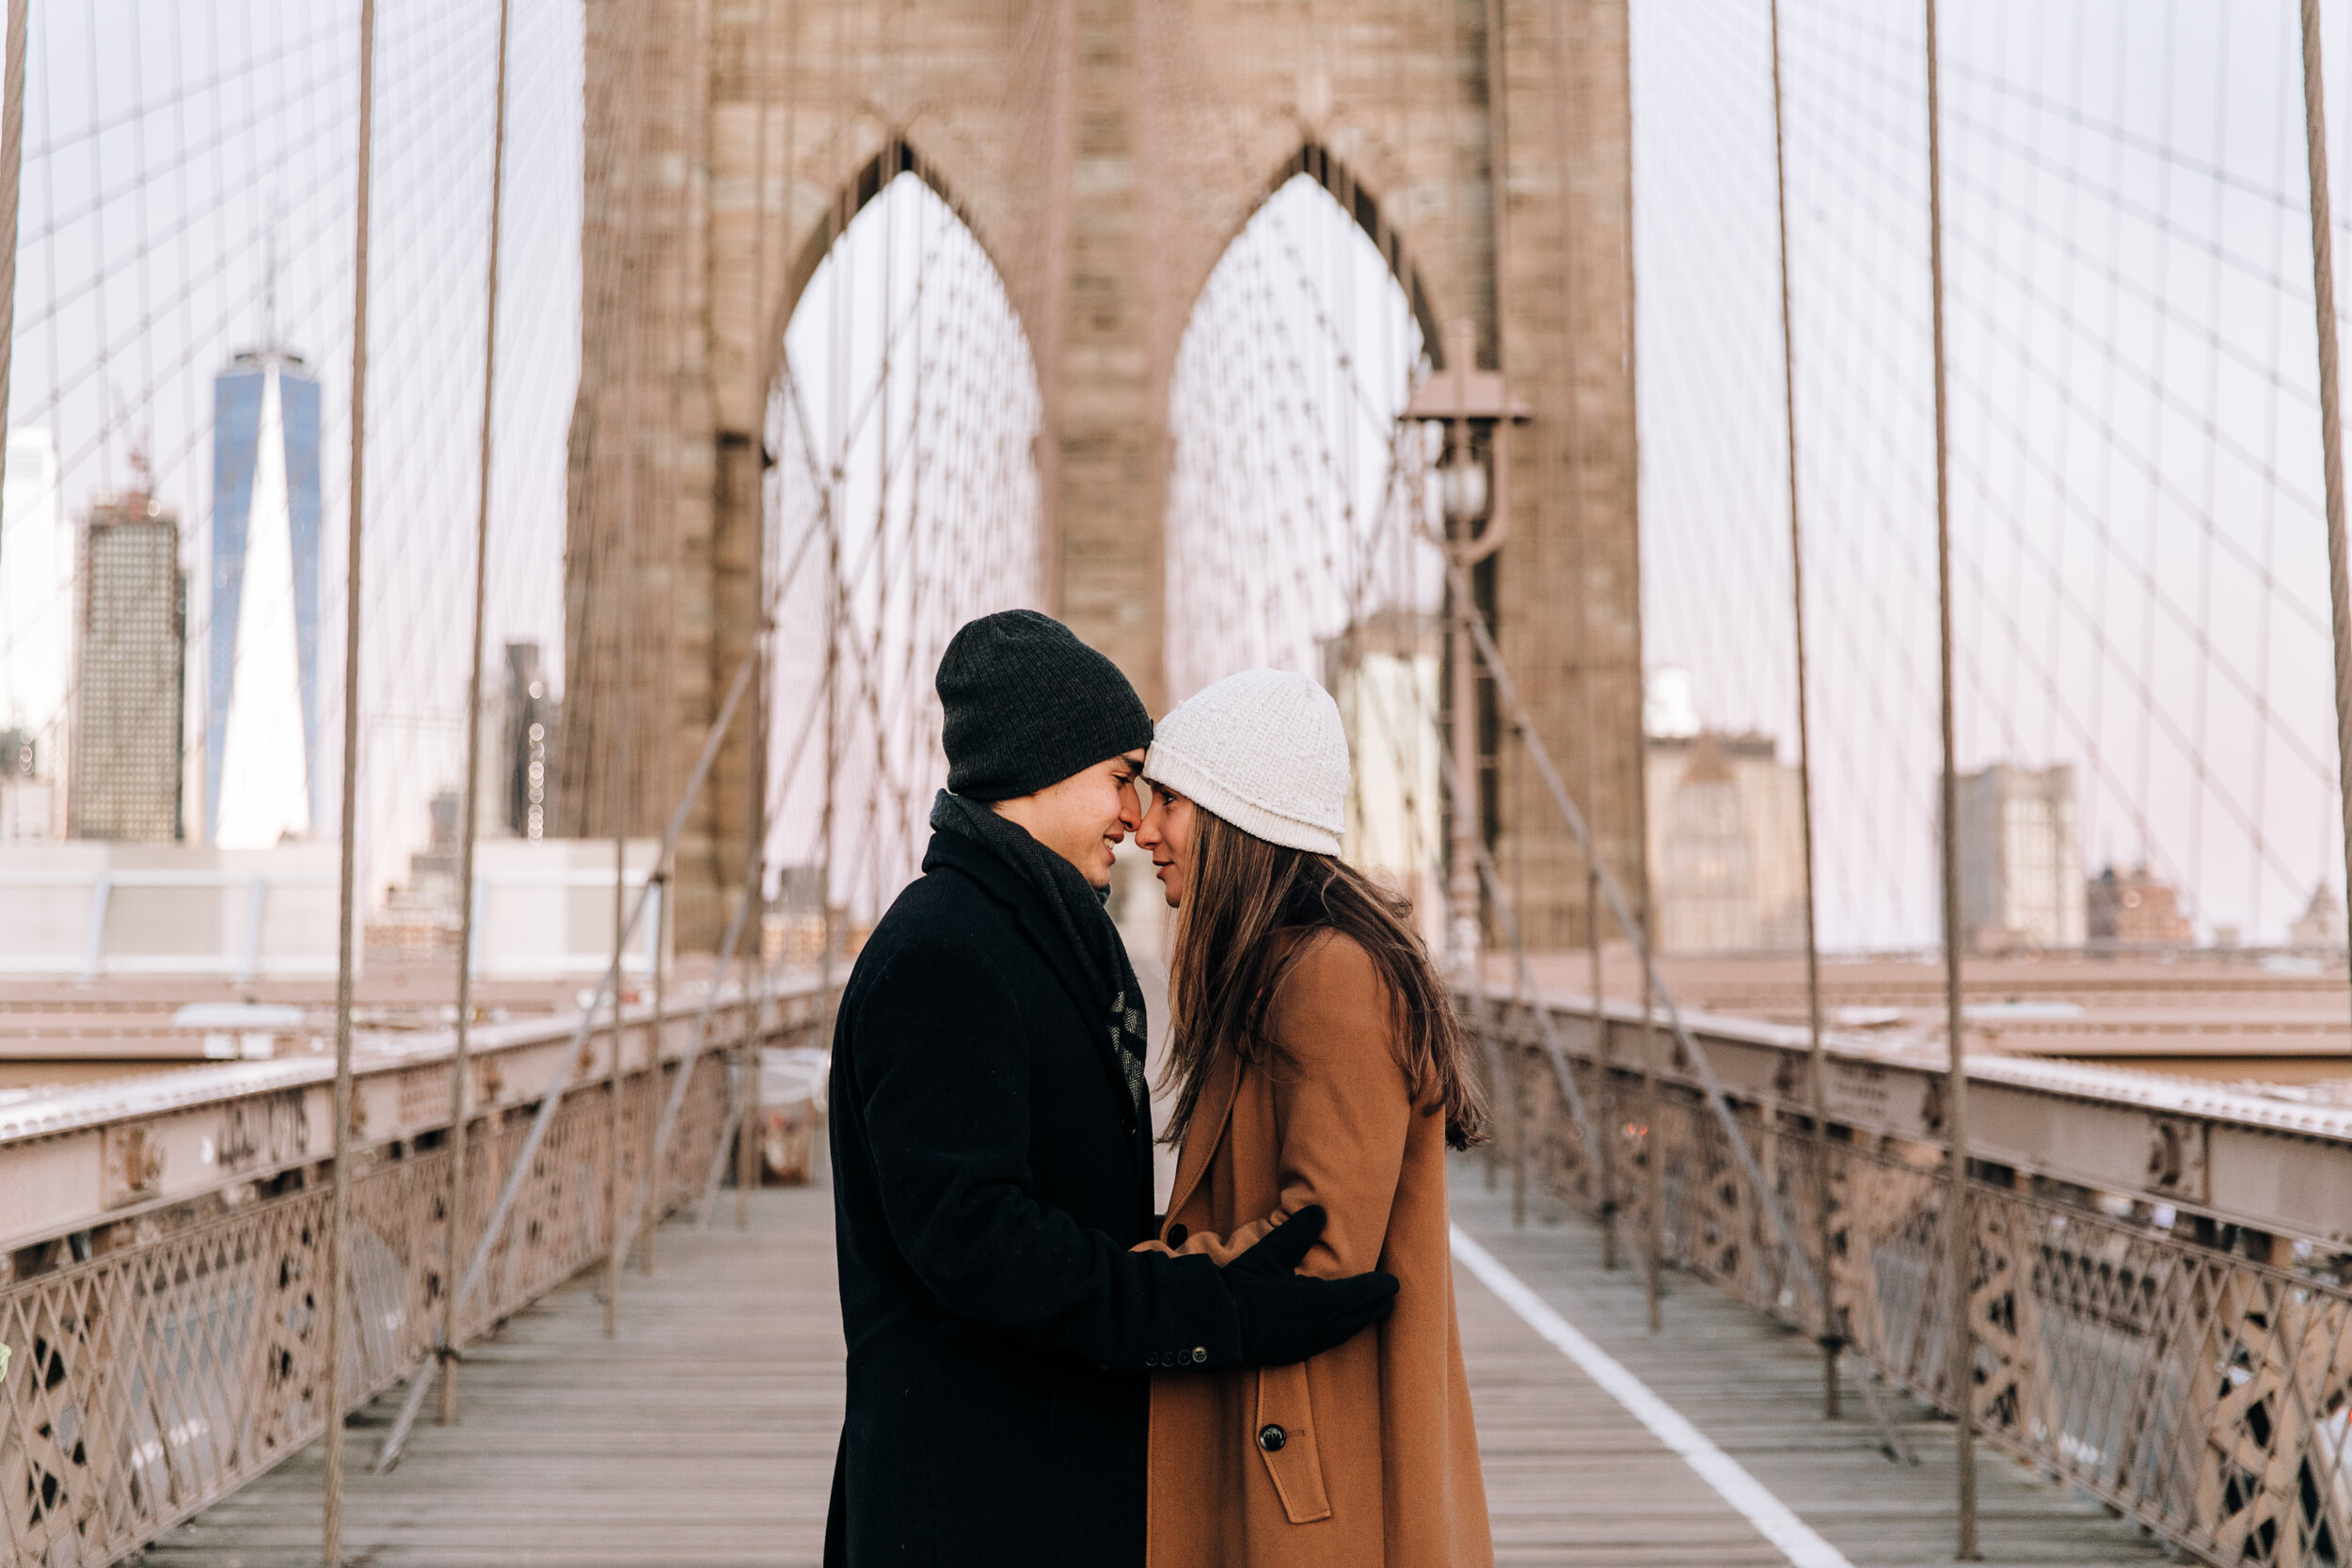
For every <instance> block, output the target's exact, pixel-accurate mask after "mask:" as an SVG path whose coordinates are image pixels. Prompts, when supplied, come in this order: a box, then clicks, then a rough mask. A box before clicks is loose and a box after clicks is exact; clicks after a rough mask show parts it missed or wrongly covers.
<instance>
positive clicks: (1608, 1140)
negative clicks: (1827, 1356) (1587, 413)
mask: <svg viewBox="0 0 2352 1568" xmlns="http://www.w3.org/2000/svg"><path fill="white" fill-rule="evenodd" d="M1553 9H1554V21H1553V33H1554V35H1555V36H1554V38H1553V40H1552V46H1553V50H1554V53H1555V55H1556V65H1557V70H1558V82H1557V87H1558V94H1557V97H1558V103H1559V113H1558V114H1557V115H1556V116H1555V117H1554V119H1553V129H1554V131H1555V132H1556V134H1557V140H1556V142H1555V143H1554V156H1555V157H1556V158H1557V159H1558V160H1559V164H1560V167H1561V170H1562V182H1563V183H1562V188H1561V192H1560V224H1561V230H1562V244H1561V246H1560V275H1561V277H1560V281H1561V288H1560V293H1561V313H1562V315H1563V316H1564V317H1565V321H1566V325H1567V331H1566V341H1565V344H1564V346H1563V351H1562V356H1561V357H1562V361H1563V370H1564V373H1563V377H1562V381H1563V393H1562V396H1561V401H1560V426H1561V442H1562V445H1563V447H1564V449H1565V453H1566V457H1567V462H1566V465H1565V467H1566V469H1567V471H1566V472H1565V474H1563V475H1562V476H1561V484H1562V488H1563V489H1564V491H1565V493H1566V496H1567V502H1568V531H1569V533H1570V534H1571V535H1572V536H1573V537H1574V539H1575V541H1576V547H1575V561H1576V582H1577V588H1576V592H1575V594H1572V595H1571V598H1572V600H1573V613H1574V615H1575V617H1576V630H1575V638H1576V661H1577V686H1578V688H1579V691H1578V695H1579V698H1580V703H1581V714H1580V718H1581V726H1582V729H1583V732H1584V747H1583V750H1584V797H1585V799H1586V800H1597V799H1598V797H1599V784H1600V778H1599V766H1600V764H1599V748H1598V745H1597V740H1598V736H1599V734H1600V723H1599V720H1598V718H1597V715H1596V713H1595V708H1594V702H1593V636H1592V607H1591V605H1590V604H1589V603H1588V602H1587V599H1586V596H1585V595H1586V585H1587V584H1588V583H1589V582H1590V581H1591V562H1592V516H1591V512H1590V509H1589V508H1588V507H1587V506H1586V504H1585V495H1584V421H1583V398H1582V389H1581V387H1580V386H1579V378H1578V368H1579V365H1580V363H1581V355H1580V354H1579V353H1578V344H1579V333H1580V332H1581V330H1582V320H1583V318H1582V317H1581V315H1580V314H1579V313H1578V305H1579V301H1580V299H1581V293H1580V292H1579V290H1578V289H1577V276H1576V274H1577V254H1576V247H1577V243H1578V241H1579V240H1580V239H1581V235H1580V234H1579V232H1578V230H1577V225H1576V221H1575V218H1574V215H1573V213H1572V211H1571V209H1570V206H1569V202H1570V200H1571V198H1572V193H1571V192H1570V191H1569V189H1568V188H1567V185H1566V170H1567V168H1568V167H1569V161H1570V160H1571V159H1572V158H1574V157H1575V156H1577V155H1578V153H1579V152H1580V151H1581V150H1582V149H1583V147H1584V146H1585V143H1586V140H1587V138H1586V136H1585V135H1583V132H1584V130H1585V128H1586V127H1585V124H1584V120H1583V116H1582V115H1581V112H1580V111H1581V109H1582V107H1583V103H1584V93H1583V84H1582V82H1581V81H1579V80H1576V74H1577V73H1576V71H1575V55H1574V52H1573V51H1572V50H1571V48H1570V47H1569V43H1568V8H1567V3H1566V0H1559V3H1558V4H1556V5H1555V7H1554V8H1553ZM1525 753H1526V748H1525V747H1524V746H1522V747H1521V748H1520V749H1519V754H1520V756H1521V757H1524V755H1525ZM1515 809H1518V810H1523V809H1524V808H1523V806H1520V807H1516V808H1515ZM1518 837H1519V840H1520V842H1521V843H1524V842H1525V841H1526V837H1527V834H1526V832H1525V829H1524V828H1523V827H1522V829H1521V830H1520V832H1519V834H1518ZM1521 909H1522V913H1523V912H1524V905H1523V904H1522V906H1521ZM1600 926H1601V914H1600V863H1599V862H1598V861H1597V860H1595V859H1588V860H1587V861H1586V862H1585V865H1584V945H1585V955H1586V958H1587V959H1588V962H1589V972H1588V979H1587V990H1588V991H1589V992H1590V994H1591V997H1592V1009H1593V1099H1594V1102H1595V1106H1596V1113H1595V1115H1596V1119H1597V1122H1598V1126H1597V1129H1596V1132H1597V1141H1596V1143H1595V1146H1594V1147H1593V1148H1589V1149H1587V1150H1586V1151H1585V1157H1586V1158H1587V1159H1588V1160H1590V1161H1591V1162H1592V1163H1593V1170H1594V1183H1595V1185H1594V1194H1593V1196H1594V1199H1595V1201H1596V1202H1597V1204H1598V1206H1599V1209H1600V1259H1601V1267H1603V1268H1605V1269H1614V1268H1615V1267H1617V1264H1618V1258H1617V1211H1618V1208H1619V1207H1620V1205H1619V1203H1618V1200H1617V1158H1616V1155H1617V1142H1618V1140H1617V1139H1616V1137H1615V1135H1614V1134H1613V1132H1611V1131H1610V1130H1611V1128H1613V1126H1614V1125H1615V1121H1616V1117H1615V1116H1614V1115H1613V1109H1612V1107H1613V1104H1614V1096H1613V1090H1612V1085H1611V1082H1610V1066H1611V1062H1610V1055H1611V1053H1610V1034H1609V1018H1608V1009H1607V1007H1606V1006H1604V1001H1603V999H1604V996H1605V993H1606V987H1605V985H1604V984H1603V981H1602V975H1601V952H1600Z"/></svg>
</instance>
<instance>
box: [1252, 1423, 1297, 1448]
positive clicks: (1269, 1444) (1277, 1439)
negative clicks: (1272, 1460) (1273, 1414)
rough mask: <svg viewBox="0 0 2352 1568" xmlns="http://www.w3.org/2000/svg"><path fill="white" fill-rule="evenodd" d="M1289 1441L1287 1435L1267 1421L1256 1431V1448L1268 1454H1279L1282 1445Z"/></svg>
mask: <svg viewBox="0 0 2352 1568" xmlns="http://www.w3.org/2000/svg"><path fill="white" fill-rule="evenodd" d="M1289 1441H1290V1437H1289V1435H1288V1434H1287V1433H1284V1432H1283V1431H1282V1429H1281V1428H1280V1427H1278V1426H1276V1425H1275V1424H1274V1423H1273V1422H1272V1421H1268V1422H1267V1423H1266V1424H1265V1425H1263V1426H1262V1427H1260V1428H1259V1429H1258V1447H1260V1448H1262V1449H1265V1451H1266V1452H1268V1453H1280V1452H1281V1451H1282V1445H1283V1444H1285V1443H1287V1442H1289Z"/></svg>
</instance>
